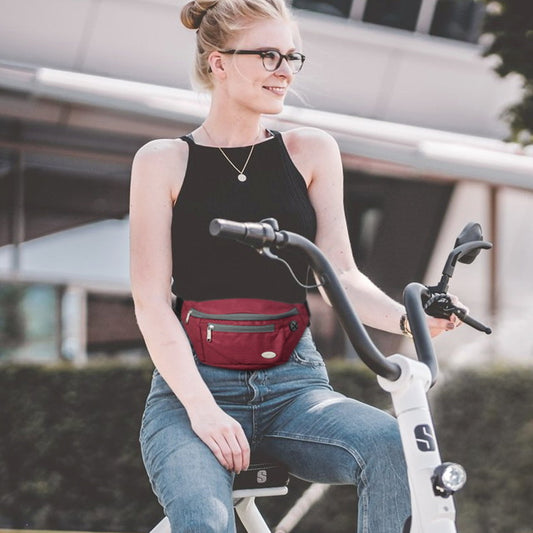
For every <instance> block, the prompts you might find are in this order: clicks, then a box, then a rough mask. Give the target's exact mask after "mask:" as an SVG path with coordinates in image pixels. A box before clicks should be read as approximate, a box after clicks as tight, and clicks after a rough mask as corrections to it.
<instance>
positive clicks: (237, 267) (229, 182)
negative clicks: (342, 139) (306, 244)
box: [172, 132, 316, 303]
mask: <svg viewBox="0 0 533 533" xmlns="http://www.w3.org/2000/svg"><path fill="white" fill-rule="evenodd" d="M272 134H273V137H272V138H270V139H267V140H266V141H263V142H260V143H258V144H256V145H255V147H254V151H253V153H252V156H251V158H250V161H249V163H248V166H247V167H246V176H247V180H246V181H245V182H240V181H239V180H238V179H237V171H236V170H235V169H234V168H233V167H232V166H231V165H230V164H229V163H228V161H227V160H226V159H225V158H224V156H223V155H222V153H221V152H220V150H219V149H218V148H215V147H209V146H201V145H198V144H196V143H195V142H194V140H193V139H192V136H184V137H182V139H183V140H184V141H186V142H187V144H188V145H189V158H188V163H187V170H186V173H185V177H184V181H183V185H182V187H181V191H180V193H179V196H178V199H177V201H176V204H175V206H174V210H173V216H172V276H173V285H172V288H173V292H174V294H176V295H177V296H178V297H179V298H181V299H183V300H197V301H198V300H200V301H201V300H214V299H222V298H262V299H268V300H276V301H282V302H291V303H296V302H304V301H305V298H306V291H305V289H303V288H302V287H300V286H299V285H298V284H297V283H296V282H295V281H294V279H293V277H292V276H291V274H290V273H289V271H288V269H287V267H286V266H284V265H283V264H282V263H281V262H279V261H273V260H271V259H268V258H266V257H263V256H261V255H259V254H258V253H257V251H256V250H255V249H253V248H251V247H249V246H246V245H243V244H240V243H237V242H235V241H231V240H228V239H222V238H215V237H212V236H211V235H210V234H209V223H210V222H211V220H212V219H213V218H225V219H229V220H236V221H239V222H258V221H259V220H261V219H263V218H268V217H273V218H276V219H277V220H278V222H279V226H280V229H284V230H289V231H293V232H296V233H300V234H301V235H303V236H305V237H307V238H308V239H310V240H311V241H314V239H315V235H316V216H315V211H314V209H313V206H312V205H311V202H310V200H309V196H308V194H307V187H306V183H305V180H304V178H303V177H302V175H301V174H300V173H299V171H298V170H297V169H296V167H295V165H294V163H293V162H292V160H291V159H290V157H289V153H288V152H287V149H286V147H285V144H284V142H283V139H282V137H281V134H280V133H279V132H272ZM250 148H251V146H245V147H238V148H224V152H225V153H226V154H227V156H228V157H229V158H230V159H231V161H232V162H233V163H234V164H235V166H236V167H238V168H242V166H243V165H244V163H245V161H246V158H247V157H248V154H249V152H250ZM279 255H280V257H283V258H284V259H285V260H286V261H288V262H289V263H290V265H291V267H292V268H293V270H294V273H295V274H296V276H297V277H298V279H300V280H301V281H303V282H305V281H306V276H307V271H308V269H307V261H306V260H305V258H304V257H303V256H301V255H300V254H298V253H296V252H294V251H287V250H283V251H281V252H279Z"/></svg>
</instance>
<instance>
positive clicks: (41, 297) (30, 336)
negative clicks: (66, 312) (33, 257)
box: [0, 283, 59, 361]
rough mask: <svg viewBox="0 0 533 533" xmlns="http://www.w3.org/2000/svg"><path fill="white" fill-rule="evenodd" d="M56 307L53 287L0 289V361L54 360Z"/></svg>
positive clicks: (56, 339) (11, 285)
mask: <svg viewBox="0 0 533 533" xmlns="http://www.w3.org/2000/svg"><path fill="white" fill-rule="evenodd" d="M58 305H59V298H58V290H57V289H56V287H54V286H52V285H33V284H32V285H27V284H15V283H13V284H11V283H3V284H2V285H0V361H11V360H18V361H48V360H55V359H57V358H58V355H59V349H58V346H59V311H58Z"/></svg>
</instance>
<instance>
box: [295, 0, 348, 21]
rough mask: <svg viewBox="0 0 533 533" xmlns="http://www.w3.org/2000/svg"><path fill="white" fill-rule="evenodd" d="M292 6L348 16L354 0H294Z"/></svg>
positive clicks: (338, 15)
mask: <svg viewBox="0 0 533 533" xmlns="http://www.w3.org/2000/svg"><path fill="white" fill-rule="evenodd" d="M292 6H293V7H296V8H299V9H307V10H309V11H317V12H318V13H324V14H326V15H334V16H337V17H345V18H347V17H349V16H350V8H351V7H352V0H329V1H324V2H319V1H315V0H293V2H292Z"/></svg>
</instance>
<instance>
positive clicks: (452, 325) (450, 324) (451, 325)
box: [446, 322, 455, 329]
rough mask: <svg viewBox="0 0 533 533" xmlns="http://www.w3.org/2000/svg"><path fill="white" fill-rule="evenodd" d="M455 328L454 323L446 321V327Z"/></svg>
mask: <svg viewBox="0 0 533 533" xmlns="http://www.w3.org/2000/svg"><path fill="white" fill-rule="evenodd" d="M454 328H455V324H454V323H453V322H448V323H447V324H446V329H454Z"/></svg>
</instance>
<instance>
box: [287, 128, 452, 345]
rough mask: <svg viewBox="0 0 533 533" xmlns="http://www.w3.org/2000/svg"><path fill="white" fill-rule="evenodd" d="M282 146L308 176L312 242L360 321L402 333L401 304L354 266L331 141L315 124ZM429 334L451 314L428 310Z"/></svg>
mask: <svg viewBox="0 0 533 533" xmlns="http://www.w3.org/2000/svg"><path fill="white" fill-rule="evenodd" d="M291 133H292V135H291V134H289V136H288V137H287V146H288V148H289V151H290V153H291V156H293V157H294V162H295V164H296V166H297V167H298V168H299V170H300V172H302V174H303V175H304V177H305V179H306V181H308V190H309V197H310V199H311V203H312V204H313V207H314V208H315V211H316V216H317V236H316V241H315V242H316V245H317V246H318V247H319V248H320V249H321V250H322V251H323V252H324V254H325V255H326V257H327V258H328V259H329V261H330V262H331V263H332V265H333V267H334V269H335V270H336V272H337V275H338V276H339V279H340V281H341V283H342V285H343V287H344V288H345V290H346V292H347V294H348V297H349V299H350V301H351V303H352V305H353V306H354V309H355V311H356V312H357V314H358V316H359V317H360V319H361V321H362V322H363V323H364V324H366V325H367V326H371V327H374V328H377V329H381V330H384V331H389V332H391V333H401V330H400V318H401V316H402V315H403V314H404V313H405V308H404V307H403V305H401V304H400V303H398V302H396V301H395V300H393V299H392V298H390V297H389V296H387V295H386V294H385V293H384V292H383V291H382V290H381V289H379V288H378V287H377V286H376V285H375V284H374V283H373V282H372V281H370V279H369V278H368V277H367V276H366V275H364V274H363V273H362V272H361V271H360V270H359V269H358V267H357V265H356V263H355V261H354V258H353V253H352V249H351V244H350V239H349V235H348V227H347V223H346V217H345V212H344V193H343V168H342V161H341V156H340V152H339V148H338V145H337V143H336V141H335V140H334V139H333V137H331V136H330V135H329V134H327V133H325V132H323V131H321V130H318V129H314V128H301V129H298V130H294V131H293V132H291ZM428 325H429V327H430V330H431V334H432V335H433V336H435V335H438V334H439V333H441V332H443V331H446V330H448V329H453V327H454V324H453V321H452V320H443V319H436V318H433V317H429V316H428Z"/></svg>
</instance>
